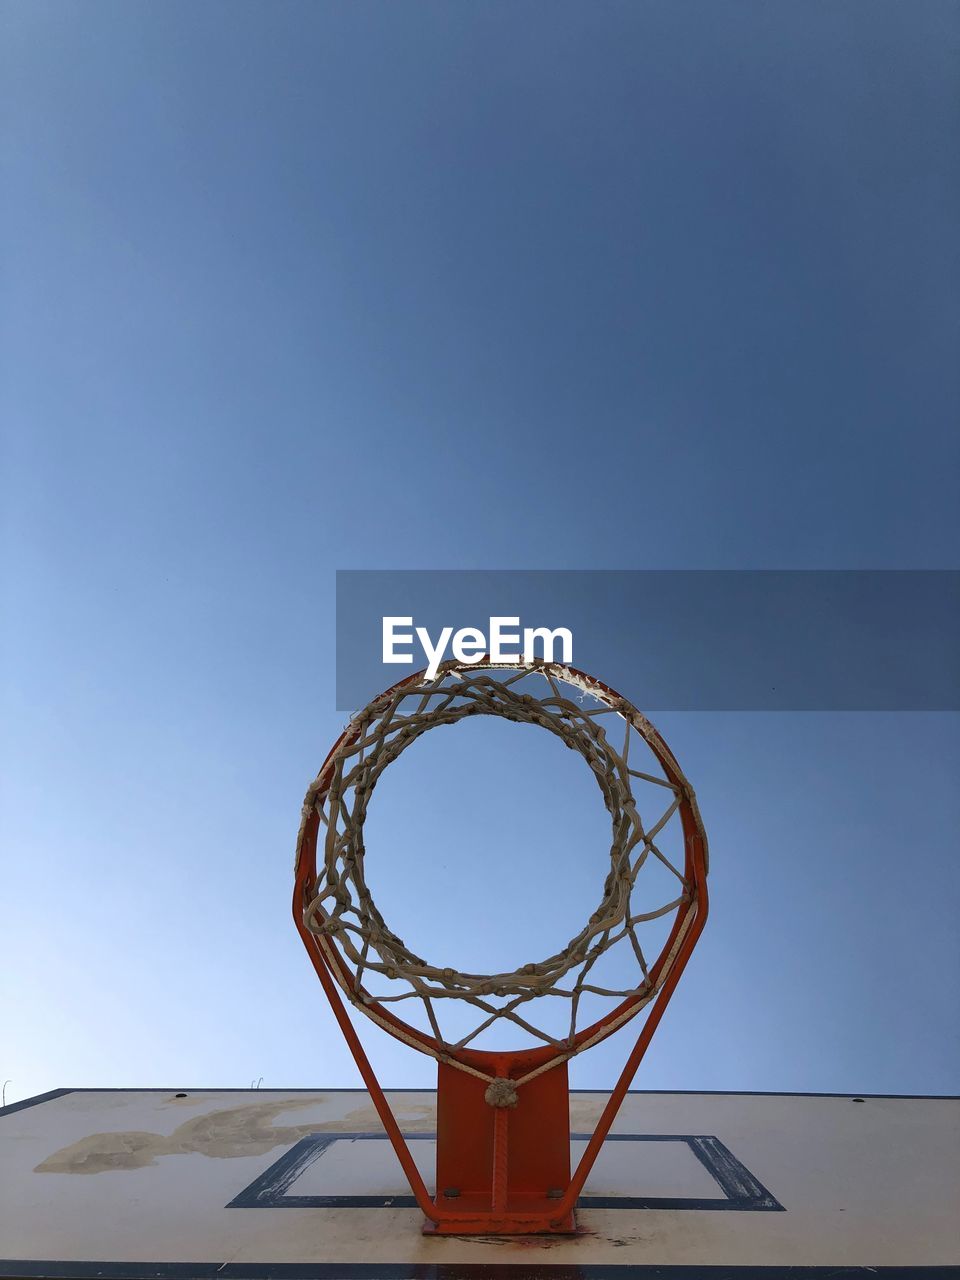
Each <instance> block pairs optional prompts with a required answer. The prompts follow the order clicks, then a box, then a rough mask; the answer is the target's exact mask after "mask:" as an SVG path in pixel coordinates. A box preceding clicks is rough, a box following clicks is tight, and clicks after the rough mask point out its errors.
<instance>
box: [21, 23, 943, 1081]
mask: <svg viewBox="0 0 960 1280" xmlns="http://www.w3.org/2000/svg"><path fill="white" fill-rule="evenodd" d="M0 14H2V31H0V46H2V54H0V57H2V60H3V63H2V67H0V81H2V86H3V87H2V115H3V125H2V129H3V137H2V148H0V150H2V163H3V166H4V175H3V184H4V189H5V193H6V194H5V200H4V203H3V207H2V212H0V239H2V243H3V247H4V259H5V261H4V276H5V282H4V286H3V300H2V326H3V328H2V363H3V388H2V396H3V400H2V406H0V408H2V421H3V436H4V439H3V451H4V456H3V472H2V475H3V479H2V500H3V522H4V523H3V555H4V561H3V571H4V583H3V603H4V612H5V619H4V657H3V677H4V698H5V708H4V730H3V758H2V772H3V775H4V797H3V803H4V816H3V871H2V885H3V895H2V902H3V905H2V918H0V948H2V965H0V973H2V978H0V982H2V983H3V997H2V999H3V1005H2V1017H0V1023H2V1026H3V1047H2V1057H0V1075H2V1076H3V1077H4V1078H6V1077H10V1078H11V1079H12V1082H13V1083H12V1084H11V1086H10V1088H9V1090H8V1099H10V1098H18V1097H22V1096H25V1095H27V1094H29V1093H32V1092H36V1091H38V1090H41V1089H46V1088H50V1087H55V1086H59V1085H133V1084H156V1085H164V1086H165V1085H174V1084H180V1083H182V1084H186V1085H193V1086H198V1085H240V1086H245V1085H247V1084H249V1082H250V1080H251V1079H253V1078H255V1077H259V1076H261V1075H262V1076H263V1077H264V1083H265V1084H267V1085H313V1084H317V1085H323V1084H326V1085H335V1084H338V1085H350V1084H355V1083H357V1081H356V1077H355V1075H354V1072H353V1068H352V1065H351V1063H350V1060H349V1059H348V1056H347V1053H346V1051H345V1049H344V1048H343V1047H342V1045H341V1042H340V1040H339V1038H338V1036H337V1035H336V1033H335V1031H334V1030H333V1028H332V1024H331V1020H330V1017H329V1014H328V1013H327V1012H326V1009H325V1005H324V1002H323V999H322V995H321V992H320V990H319V987H318V985H317V984H316V981H315V979H314V978H313V976H312V973H311V971H310V968H309V964H308V962H307V959H306V956H305V955H304V954H303V952H302V948H301V945H300V942H299V940H298V939H297V937H296V935H295V932H294V929H293V925H292V923H291V921H290V919H289V892H290V884H291V874H292V843H293V837H294V834H295V831H296V827H297V821H298V813H299V805H300V802H301V799H302V795H303V790H304V787H305V784H306V782H307V781H308V780H309V779H310V777H312V775H313V773H314V772H315V770H316V768H317V766H318V765H319V763H320V761H321V759H322V757H323V755H324V754H325V752H326V749H327V747H328V745H329V743H330V741H331V740H332V739H333V738H334V737H335V736H336V734H337V732H338V731H339V728H340V721H341V716H340V715H339V714H337V713H336V712H335V711H334V709H333V707H334V682H333V671H332V656H333V625H334V617H333V602H334V595H333V587H334V583H333V572H334V570H335V569H336V568H363V567H377V568H418V567H424V568H433V567H436V568H444V567H448V568H457V567H464V568H482V567H494V568H510V567H537V568H551V567H578V568H590V567H606V568H644V567H696V568H720V567H723V568H750V567H770V568H773V567H783V568H790V567H798V568H831V567H849V568H868V567H870V568H941V567H954V566H956V565H957V562H958V554H957V553H958V533H960V520H958V516H957V507H956V489H957V475H958V447H957V435H956V422H957V410H958V404H960V395H958V378H957V373H956V368H955V361H954V360H952V358H951V357H952V355H953V354H955V353H954V348H955V346H956V339H957V335H958V326H957V306H958V302H957V300H958V297H960V290H958V283H960V280H958V263H957V247H958V240H957V233H956V227H957V219H958V213H960V147H958V145H957V141H958V108H957V98H956V61H955V59H956V49H957V42H958V38H960V11H958V9H957V7H956V6H955V5H953V4H946V3H935V2H923V0H921V2H919V3H913V4H903V3H900V2H899V0H898V2H897V3H887V2H884V0H880V2H877V0H871V2H870V3H860V2H854V0H848V2H847V3H845V4H842V5H834V4H829V3H803V4H801V3H795V4H793V3H780V4H775V5H771V4H769V3H766V2H763V3H761V2H759V0H758V2H756V3H749V2H743V3H736V4H734V3H724V4H718V3H715V0H710V2H709V3H688V4H683V5H674V4H668V3H662V4H647V3H635V2H634V0H631V2H630V3H626V4H615V3H600V4H585V3H583V4H575V5H572V4H569V3H556V2H552V3H549V4H547V3H535V4H532V3H522V2H517V0H511V3H488V4H482V5H468V4H458V3H447V2H444V3H436V4H435V3H414V4H406V5H397V4H388V3H382V4H368V3H362V2H361V3H356V2H354V3H350V4H327V3H321V2H319V0H312V2H311V3H308V4H298V3H281V4H251V3H231V4H218V3H205V4H203V3H201V4H198V3H195V2H193V0H191V3H176V2H173V3H170V2H168V3H164V4H150V5H148V4H143V3H138V2H134V0H123V3H115V4H114V3H103V2H101V3H96V4H77V3H58V4H49V3H44V2H42V0H30V2H29V3H7V4H5V5H4V6H3V9H2V11H0ZM599 674H601V675H602V672H601V673H599ZM370 692H371V693H373V692H375V690H371V691H370ZM624 692H625V693H627V694H630V692H631V690H629V689H625V690H624ZM659 720H660V722H661V726H662V728H663V729H664V731H665V733H666V735H667V737H668V740H669V741H670V742H671V745H672V746H673V747H674V749H675V750H676V752H677V754H678V755H679V756H680V758H681V760H682V761H683V763H684V766H685V767H686V769H687V771H688V773H689V774H690V776H691V778H692V779H693V781H694V783H695V785H696V787H697V790H698V793H699V795H700V797H701V800H702V804H703V809H704V814H705V817H706V820H707V824H708V828H709V830H710V834H711V838H712V847H713V894H714V909H713V916H712V919H711V921H710V924H709V926H708V931H707V934H706V935H705V939H704V942H703V946H702V949H701V950H700V951H699V952H698V953H697V956H696V957H695V959H694V962H693V965H692V967H691V970H690V972H689V974H688V977H687V979H685V982H684V985H683V988H682V991H681V994H680V996H679V997H678V999H677V1001H676V1003H675V1005H674V1006H673V1007H672V1008H671V1011H670V1014H669V1016H668V1019H667V1021H666V1023H665V1025H664V1026H663V1028H662V1031H661V1033H660V1034H659V1036H658V1039H657V1041H656V1042H655V1047H654V1049H653V1050H652V1051H651V1054H650V1056H649V1058H648V1062H647V1064H646V1066H645V1068H644V1069H643V1071H642V1073H641V1075H640V1077H638V1080H637V1084H638V1085H641V1086H647V1087H659V1088H670V1087H677V1088H724V1089H737V1088H743V1089H797V1090H804V1089H809V1090H851V1091H862V1092H869V1091H877V1092H880V1091H894V1092H897V1091H899V1092H953V1091H956V1087H957V1080H958V1075H960V1072H958V1068H960V1043H958V1030H957V1028H958V1000H960V993H958V971H960V954H958V942H957V937H958V933H957V928H956V923H955V919H954V917H953V914H952V913H953V905H954V904H955V902H956V900H957V890H958V888H960V886H958V884H957V870H956V867H957V862H956V856H955V850H956V832H957V827H958V819H960V811H958V810H960V805H958V799H957V791H956V785H955V778H956V773H957V764H958V759H960V750H958V746H960V742H958V729H957V719H956V717H955V716H949V715H946V714H943V715H923V716H919V715H912V716H911V715H882V716H881V715H854V714H849V715H814V714H807V715H793V716H788V715H758V714H754V715H746V714H743V715H727V714H724V715H718V714H715V715H693V714H685V715H679V714H676V715H672V716H668V717H659ZM464 742H466V740H464ZM424 745H425V744H424ZM548 747H549V744H548V746H547V747H544V748H543V752H542V754H541V751H540V747H539V746H531V747H530V751H531V758H530V765H529V773H530V795H529V796H527V795H524V794H522V793H521V792H520V791H519V790H518V789H514V790H512V791H511V790H510V787H509V782H510V779H509V778H503V779H502V782H503V798H502V807H501V808H500V809H499V810H498V813H499V814H500V817H499V818H498V819H497V821H496V822H495V823H493V825H492V827H491V837H492V838H493V839H495V840H496V841H498V842H499V841H500V840H502V839H506V838H507V835H509V833H510V832H511V831H513V832H514V835H515V837H516V836H519V835H520V834H521V833H522V832H523V831H524V830H526V829H527V828H526V827H524V826H523V822H524V821H525V818H524V817H523V815H524V814H525V813H526V811H527V807H528V806H529V805H530V804H531V801H532V799H533V798H535V797H538V796H539V797H540V798H541V801H542V804H543V806H544V807H545V808H547V809H549V801H550V797H551V777H552V774H551V761H552V759H553V757H552V754H551V753H550V752H549V750H548ZM465 750H466V747H465ZM430 759H431V757H430V756H429V755H428V754H424V756H423V757H422V764H421V772H420V777H419V779H418V778H416V777H415V776H413V775H411V785H412V786H417V785H421V786H423V787H424V788H430V787H431V786H432V789H433V792H434V794H435V793H436V792H437V790H438V788H437V786H436V785H435V779H436V774H435V773H433V772H431V770H430V769H429V768H428V767H427V766H428V764H429V762H430ZM434 763H435V764H436V765H437V767H438V768H439V767H440V766H441V765H442V761H441V760H435V761H434ZM496 768H497V765H496V760H495V759H494V758H493V757H492V755H491V754H490V752H489V751H488V748H487V746H486V745H485V744H484V743H480V742H478V755H477V772H478V775H482V776H483V777H484V778H492V777H493V776H494V771H495V770H496ZM485 771H486V772H485ZM432 780H433V782H432ZM424 794H427V792H426V791H425V792H424ZM475 798H476V797H475V796H473V797H472V800H473V801H475ZM389 801H390V798H389V797H386V799H385V801H384V803H385V804H387V803H388V802H389ZM437 804H438V806H439V807H438V809H437V811H436V820H437V822H438V823H439V822H446V823H448V830H452V831H453V832H454V834H456V830H457V828H456V820H457V819H456V814H457V809H456V805H455V804H454V799H450V800H448V801H444V800H441V799H439V798H438V799H437ZM387 816H388V810H386V809H384V810H383V813H382V815H381V818H382V821H383V825H384V827H385V828H386V827H388V826H389V824H388V823H387V822H386V817H387ZM550 824H552V825H550ZM597 831H598V839H599V840H602V839H603V837H604V832H603V827H602V814H598V815H597ZM505 833H506V834H505ZM569 838H570V832H569V830H568V829H567V827H565V826H564V824H563V823H562V822H560V819H559V817H558V816H557V815H556V814H555V813H550V814H549V816H548V819H547V828H546V836H545V837H544V843H545V845H546V846H547V847H546V849H545V851H544V850H540V851H538V856H542V857H543V858H544V859H549V858H550V857H551V856H553V855H552V843H556V845H557V847H558V849H559V846H560V844H561V843H562V842H563V841H564V840H567V839H569ZM520 843H521V845H522V844H523V841H522V839H521V841H520ZM499 847H500V846H499V844H498V848H499ZM518 853H519V856H523V855H524V853H526V854H529V853H530V848H529V845H527V846H526V847H525V849H524V848H521V849H520V850H519V851H518ZM421 856H422V855H421V851H420V850H419V848H416V847H414V843H413V841H412V840H410V839H409V837H408V836H407V835H406V834H405V832H404V830H403V829H400V828H398V829H397V833H396V838H395V842H394V843H393V844H392V845H391V847H390V849H389V851H387V850H385V851H384V859H383V864H382V867H381V874H382V876H383V880H382V884H383V890H384V894H385V896H386V898H387V899H389V898H390V895H391V893H392V892H394V891H395V890H396V889H397V884H398V880H397V876H398V869H399V870H400V871H401V872H403V873H404V874H409V873H411V872H412V871H413V869H415V868H416V867H417V866H418V865H420V866H422V863H420V864H418V859H420V858H421ZM547 865H548V866H549V863H548V864H547ZM455 871H456V868H454V872H455ZM454 872H451V874H454ZM465 874H466V871H465ZM371 878H372V872H371ZM463 883H464V884H465V883H467V881H464V882H463ZM469 883H470V885H471V888H470V892H471V893H474V894H476V895H478V896H477V897H476V899H475V900H476V902H477V919H478V921H479V922H481V926H482V928H483V929H485V930H487V929H489V930H490V931H491V939H492V942H493V941H494V940H496V938H498V937H499V936H500V935H501V934H503V936H505V935H506V933H507V932H508V931H509V930H519V929H522V928H524V927H525V926H524V920H523V918H522V914H519V913H518V914H512V913H511V914H509V915H508V917H507V919H505V920H504V922H503V923H502V925H500V926H498V925H497V924H496V919H497V916H496V910H497V908H496V904H495V901H494V898H493V896H492V895H489V894H488V896H487V897H486V898H484V897H483V894H484V892H485V889H484V885H483V884H482V883H479V884H478V883H475V877H474V880H471V881H470V882H469ZM453 888H454V889H455V888H456V886H455V885H454V886H453ZM567 892H571V890H569V889H568V888H565V885H564V883H563V882H562V881H561V882H559V883H558V882H557V881H556V879H555V878H554V879H553V881H552V884H551V894H552V895H553V896H554V897H555V898H556V899H557V902H558V907H562V909H563V911H564V912H567V911H568V909H569V910H573V909H574V908H576V907H577V905H578V904H577V902H573V901H570V900H568V899H567V898H565V897H564V895H565V893H567ZM385 905H388V904H385ZM548 905H549V903H548ZM590 909H592V904H591V908H590ZM564 918H566V917H564ZM565 940H566V939H565V937H562V938H559V939H558V942H559V943H562V942H564V941H565ZM408 941H411V938H410V937H408ZM426 941H427V942H428V943H429V942H430V941H431V939H430V938H427V939H426ZM436 941H437V943H438V945H439V944H440V943H441V942H442V939H441V938H439V937H438V938H437V939H436ZM365 1035H366V1039H367V1043H368V1044H369V1045H370V1047H371V1050H372V1052H373V1054H374V1057H375V1059H376V1061H377V1062H378V1064H379V1065H380V1067H381V1069H382V1074H383V1076H384V1078H385V1079H387V1080H388V1081H389V1082H391V1083H394V1084H398V1085H399V1084H417V1083H429V1082H430V1080H431V1068H432V1064H431V1063H430V1062H429V1060H427V1059H425V1058H422V1057H420V1056H418V1055H413V1054H410V1053H409V1052H407V1051H406V1050H404V1049H401V1048H400V1047H399V1046H397V1045H395V1044H394V1043H393V1042H391V1041H387V1040H385V1039H384V1038H382V1037H380V1036H379V1035H378V1034H377V1033H375V1032H372V1031H371V1032H369V1033H367V1032H365ZM615 1050H616V1051H615ZM618 1053H619V1056H620V1058H621V1059H622V1057H623V1055H624V1053H625V1046H624V1045H619V1046H617V1045H616V1044H614V1045H611V1046H610V1047H609V1048H608V1049H603V1050H598V1051H597V1052H596V1053H595V1054H593V1055H589V1056H588V1057H585V1058H584V1059H583V1060H582V1061H581V1063H580V1064H579V1066H578V1072H577V1076H576V1079H575V1082H576V1083H578V1084H581V1085H603V1084H604V1083H608V1082H609V1080H610V1079H611V1077H612V1074H613V1070H614V1066H615V1063H616V1060H617V1054H618Z"/></svg>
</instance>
